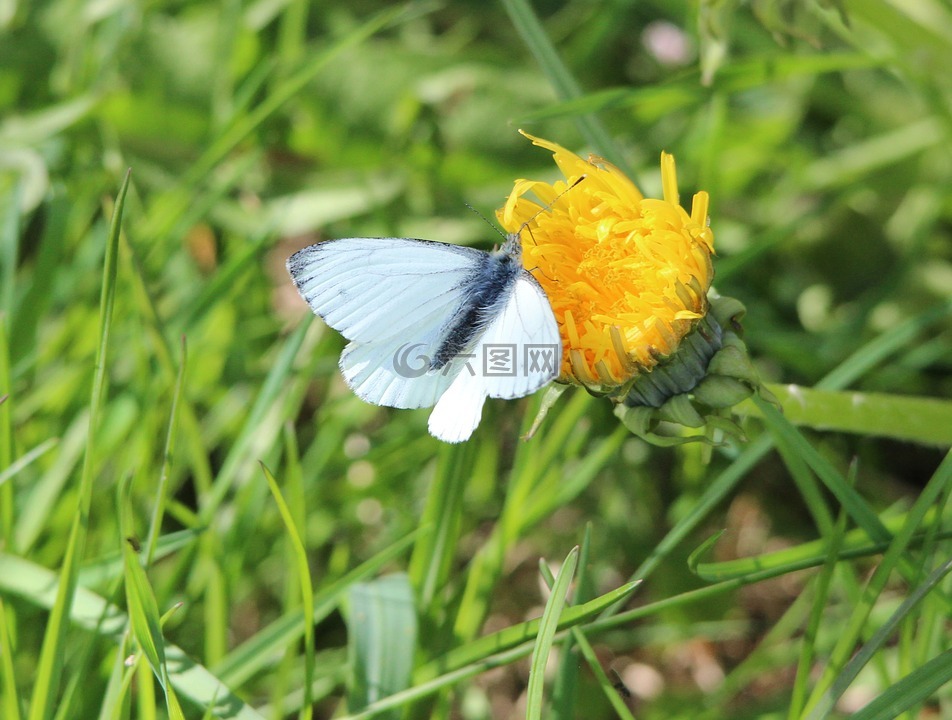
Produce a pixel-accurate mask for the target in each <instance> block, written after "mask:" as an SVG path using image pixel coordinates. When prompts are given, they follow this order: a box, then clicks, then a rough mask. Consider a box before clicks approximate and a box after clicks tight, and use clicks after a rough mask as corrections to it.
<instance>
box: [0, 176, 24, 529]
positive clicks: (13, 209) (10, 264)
mask: <svg viewBox="0 0 952 720" xmlns="http://www.w3.org/2000/svg"><path fill="white" fill-rule="evenodd" d="M20 195H21V193H20V184H19V183H17V184H16V185H14V189H13V191H11V192H9V193H7V195H6V196H5V198H3V200H2V205H0V397H2V398H3V401H2V402H0V470H2V471H3V472H4V473H6V472H7V471H8V470H9V469H10V467H11V465H12V464H13V409H12V405H13V403H12V402H8V400H9V397H10V392H11V391H12V389H13V388H12V378H11V375H10V365H11V359H10V358H11V354H10V350H11V348H10V333H11V332H12V328H13V309H14V308H13V301H14V297H15V294H14V292H15V290H16V283H15V280H16V267H17V254H18V252H17V251H18V248H19V228H20ZM14 516H15V513H14V497H13V489H12V488H10V487H0V537H2V538H3V541H4V543H5V544H6V545H7V546H8V547H11V546H13V542H14V532H13V528H14Z"/></svg>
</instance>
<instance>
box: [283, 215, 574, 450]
mask: <svg viewBox="0 0 952 720" xmlns="http://www.w3.org/2000/svg"><path fill="white" fill-rule="evenodd" d="M287 267H288V272H289V273H290V274H291V278H292V279H293V280H294V284H295V285H296V286H297V289H298V291H299V292H300V293H301V295H302V297H303V298H304V299H305V300H306V301H307V303H308V305H310V306H311V309H312V310H313V311H314V312H315V313H316V314H318V315H320V316H321V317H322V318H323V319H324V321H325V322H326V323H327V324H328V325H330V326H331V327H332V328H334V329H335V330H337V331H339V332H340V333H341V334H342V335H343V336H344V337H345V338H347V339H348V340H350V343H349V344H348V345H347V347H346V348H345V349H344V352H343V353H342V354H341V357H340V369H341V372H342V374H343V376H344V380H345V381H346V382H347V384H348V385H349V386H350V387H351V388H352V389H353V391H354V392H355V393H356V394H357V395H358V397H360V398H361V399H363V400H366V401H367V402H370V403H373V404H375V405H385V406H387V407H395V408H421V407H431V406H435V407H433V412H432V413H431V414H430V419H429V430H430V433H431V434H432V435H433V436H434V437H437V438H439V439H440V440H444V441H446V442H450V443H455V442H461V441H463V440H466V439H468V438H469V437H470V435H472V433H473V430H475V429H476V426H477V425H478V424H479V420H480V416H481V414H482V408H483V403H484V402H485V400H486V398H487V397H492V398H506V399H512V398H519V397H523V396H525V395H528V394H530V393H533V392H535V391H536V390H538V389H539V388H541V387H542V386H543V385H546V384H547V383H549V382H550V381H552V380H553V379H554V378H555V377H556V376H557V375H558V372H559V358H561V357H562V346H561V341H560V340H559V329H558V325H557V324H556V321H555V316H554V314H553V313H552V308H551V306H550V305H549V301H548V298H546V295H545V293H544V292H543V290H542V288H541V287H540V285H539V283H538V281H537V280H536V279H535V278H534V277H533V276H532V275H531V274H530V273H528V272H527V271H526V270H525V268H524V267H523V264H522V244H521V242H520V239H519V230H516V231H515V232H513V233H511V234H509V235H508V236H507V237H506V241H505V242H504V243H503V245H502V247H501V248H499V249H498V250H495V251H493V252H490V253H487V252H483V251H480V250H475V249H473V248H467V247H460V246H457V245H449V244H445V243H439V242H432V241H427V240H413V239H408V238H376V239H374V238H345V239H341V240H330V241H327V242H323V243H318V244H317V245H312V246H310V247H307V248H305V249H303V250H301V251H299V252H297V253H295V254H294V255H292V256H291V257H290V258H289V259H288V262H287Z"/></svg>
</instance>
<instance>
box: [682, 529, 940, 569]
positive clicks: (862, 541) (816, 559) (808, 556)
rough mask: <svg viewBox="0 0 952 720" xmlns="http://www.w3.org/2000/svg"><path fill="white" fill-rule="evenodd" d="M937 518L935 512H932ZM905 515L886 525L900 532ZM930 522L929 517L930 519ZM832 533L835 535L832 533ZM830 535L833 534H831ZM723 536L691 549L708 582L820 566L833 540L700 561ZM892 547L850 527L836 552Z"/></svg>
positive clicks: (919, 538)
mask: <svg viewBox="0 0 952 720" xmlns="http://www.w3.org/2000/svg"><path fill="white" fill-rule="evenodd" d="M931 518H932V522H934V518H935V514H932V515H931ZM904 520H905V518H904V517H903V516H896V517H891V518H888V519H886V520H884V521H883V524H884V525H885V527H886V529H887V530H889V531H890V532H898V531H899V530H900V529H901V527H902V523H903V522H904ZM927 522H929V520H927ZM831 536H832V535H831ZM831 536H830V537H831ZM719 537H720V533H719V534H717V535H714V536H712V537H711V538H709V539H708V540H706V541H705V542H704V543H703V544H702V545H700V546H699V547H698V548H697V549H696V550H695V551H694V552H692V553H691V556H690V558H689V561H688V564H689V566H690V568H691V570H692V571H693V572H694V573H696V574H697V576H698V577H700V578H702V579H703V580H707V581H708V582H723V581H724V580H734V579H736V578H744V577H749V576H752V575H755V574H756V573H760V572H763V571H765V570H769V571H772V572H776V571H779V572H794V571H796V570H804V569H806V568H811V567H819V566H821V565H823V564H824V562H826V558H827V556H828V555H829V552H830V547H831V541H830V540H829V539H828V537H824V538H820V539H819V540H811V541H809V542H805V543H801V544H800V545H795V546H793V547H789V548H784V549H783V550H775V551H774V552H768V553H763V554H762V555H754V556H751V557H744V558H738V559H737V560H722V561H720V562H701V558H702V557H703V556H704V554H705V553H706V552H708V551H709V550H710V549H711V547H713V545H714V544H715V542H716V541H717V540H718V538H719ZM937 537H938V538H941V539H949V538H950V537H952V530H944V531H942V532H940V533H938V535H937ZM926 539H927V535H925V534H917V535H915V536H914V537H913V538H912V540H910V542H909V544H910V546H914V545H917V544H920V543H922V542H925V540H926ZM888 549H889V543H888V542H881V543H874V542H870V541H869V538H868V536H867V534H866V532H865V531H864V530H859V529H857V530H851V531H850V532H848V533H846V535H845V538H844V541H843V543H842V547H841V548H840V550H839V552H838V553H837V555H836V559H837V560H838V561H840V560H853V559H855V558H861V557H869V556H870V555H879V554H881V553H884V552H886V550H888Z"/></svg>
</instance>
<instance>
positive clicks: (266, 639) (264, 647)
mask: <svg viewBox="0 0 952 720" xmlns="http://www.w3.org/2000/svg"><path fill="white" fill-rule="evenodd" d="M418 533H419V531H417V532H415V533H410V534H409V535H407V536H406V537H404V538H401V539H400V540H399V541H398V542H396V543H394V544H393V545H391V546H390V547H387V548H385V549H384V550H382V551H380V552H379V553H377V554H376V555H374V556H373V557H371V558H370V559H368V560H366V561H365V562H363V563H361V564H360V565H358V566H357V567H356V568H354V569H353V570H351V571H350V572H348V573H347V574H345V575H343V576H342V577H340V578H339V579H338V580H335V581H334V582H332V583H329V584H328V585H326V586H325V587H323V588H321V589H320V590H318V591H317V594H316V595H315V596H314V615H313V618H314V622H315V623H318V622H320V621H321V620H323V619H324V618H326V617H327V616H328V615H330V614H331V613H332V612H333V611H334V610H336V609H337V607H338V606H339V604H340V602H341V599H342V598H343V596H344V594H345V593H346V592H347V589H348V588H349V587H350V586H351V585H353V584H355V583H359V582H362V581H364V580H365V579H367V578H369V577H371V576H372V575H374V574H375V573H377V572H380V570H381V568H383V567H385V566H386V565H388V564H389V563H391V562H393V561H394V560H395V559H396V558H398V557H400V556H401V555H403V553H405V552H406V550H407V548H408V547H410V546H411V545H412V544H413V541H414V540H415V539H416V537H417V535H418ZM304 627H305V624H304V619H303V618H302V617H301V614H300V613H298V612H293V613H289V614H285V615H283V616H282V617H281V618H280V619H278V620H276V621H275V622H273V623H271V625H269V626H268V627H267V628H265V629H264V630H262V631H261V632H259V633H257V634H256V635H254V636H253V637H252V638H250V639H249V640H246V641H245V642H244V643H242V644H241V645H239V646H238V647H236V648H234V649H233V650H232V651H231V652H230V653H228V655H227V656H226V657H225V658H224V659H223V660H222V661H221V662H220V663H219V664H218V665H217V666H215V667H214V668H213V671H214V673H215V674H216V675H217V676H218V677H220V678H222V681H223V682H226V683H228V684H229V685H239V684H241V683H242V682H244V681H245V680H246V679H247V678H249V677H251V676H252V675H254V673H256V672H258V671H259V670H260V669H261V668H262V667H265V666H266V665H268V664H269V663H271V662H274V661H276V659H277V658H279V657H280V656H281V653H283V652H284V649H285V648H286V647H287V646H288V645H289V644H290V643H293V642H295V641H296V640H298V639H300V637H301V635H302V634H303V632H304Z"/></svg>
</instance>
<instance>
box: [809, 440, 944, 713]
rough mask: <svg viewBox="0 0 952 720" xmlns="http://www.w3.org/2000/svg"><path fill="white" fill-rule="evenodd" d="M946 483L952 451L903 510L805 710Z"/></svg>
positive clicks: (838, 665)
mask: <svg viewBox="0 0 952 720" xmlns="http://www.w3.org/2000/svg"><path fill="white" fill-rule="evenodd" d="M949 483H952V453H949V454H947V455H946V457H945V459H944V460H943V461H942V464H941V465H940V466H939V468H938V469H937V470H936V472H935V474H934V475H933V476H932V478H931V479H930V480H929V482H928V483H927V484H926V487H925V488H923V490H922V493H921V494H920V495H919V497H918V498H916V501H915V503H914V504H913V506H912V507H911V508H910V509H909V511H908V512H907V513H906V515H905V519H904V523H903V526H902V528H901V529H900V530H899V532H898V533H896V535H895V537H894V538H893V540H892V542H891V543H890V545H889V548H888V549H887V550H886V553H885V554H884V555H883V559H882V561H881V562H880V563H879V566H878V567H877V568H876V570H875V572H873V575H872V577H871V578H870V579H869V582H868V583H867V585H866V588H865V589H864V591H863V597H862V598H861V601H860V603H859V604H858V605H857V607H856V608H855V609H854V610H853V613H852V615H851V616H850V618H849V621H848V622H847V624H846V627H844V628H843V629H842V631H841V632H840V634H839V636H838V640H837V643H836V646H835V647H834V648H833V652H832V653H831V656H830V660H829V663H828V665H827V667H826V669H825V671H824V673H823V675H822V676H821V677H820V680H819V681H818V682H817V685H816V687H815V688H814V690H813V694H812V695H811V698H810V701H809V702H808V704H807V709H808V710H810V711H811V712H812V710H813V708H814V707H816V706H817V704H818V703H819V702H820V700H821V698H822V696H823V695H824V694H825V693H826V692H827V690H828V689H829V688H830V687H831V686H832V684H833V682H834V681H835V679H836V677H837V676H838V675H839V674H840V672H841V671H842V669H843V668H844V666H845V665H846V662H847V661H848V660H849V658H850V656H851V655H852V653H853V649H854V647H855V645H856V642H857V641H858V640H859V638H860V634H861V633H862V630H863V627H864V625H865V624H866V621H867V618H868V616H869V613H870V612H871V611H872V607H873V604H874V603H875V601H876V599H877V598H878V597H879V595H880V594H881V593H882V591H883V590H884V589H885V587H886V583H887V582H888V580H889V576H890V574H891V572H892V571H893V570H894V569H896V568H897V567H901V564H902V563H903V562H904V561H906V562H908V561H907V559H906V557H905V552H906V550H907V548H908V547H909V543H910V541H911V540H912V537H913V535H914V534H915V533H916V531H917V530H918V529H919V528H920V527H921V525H922V522H923V520H924V519H925V517H926V515H927V514H928V511H929V509H930V508H931V507H932V506H933V505H934V504H935V501H936V500H937V499H938V497H939V496H940V495H941V494H943V493H944V492H945V491H946V490H947V489H948V486H949ZM942 599H943V600H945V601H946V602H948V598H945V597H943V598H942Z"/></svg>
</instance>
